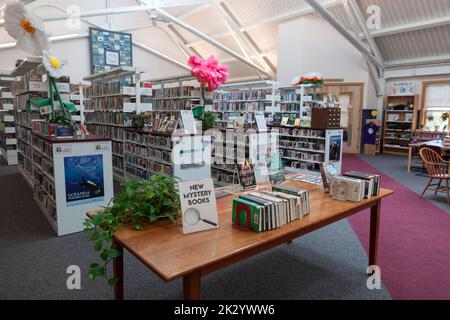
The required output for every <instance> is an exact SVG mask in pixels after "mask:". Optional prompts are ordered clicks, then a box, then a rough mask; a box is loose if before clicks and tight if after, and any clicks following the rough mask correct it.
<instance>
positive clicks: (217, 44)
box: [155, 8, 273, 77]
mask: <svg viewBox="0 0 450 320" xmlns="http://www.w3.org/2000/svg"><path fill="white" fill-rule="evenodd" d="M155 11H156V12H157V13H159V14H160V15H161V16H163V17H165V18H167V19H169V20H171V21H172V22H173V23H175V24H176V25H177V26H179V27H181V28H183V29H184V30H186V31H188V32H190V33H192V34H194V35H195V36H197V37H199V38H201V39H203V40H205V41H207V42H209V43H210V44H211V45H213V46H214V47H216V48H218V49H219V50H221V51H223V52H225V53H227V54H228V55H230V56H232V57H233V58H236V59H238V60H240V61H241V62H243V63H245V64H246V65H248V66H250V67H252V68H254V69H256V70H258V71H260V72H261V73H264V74H266V75H268V76H269V77H273V75H272V74H271V72H270V71H267V70H265V69H264V68H262V67H260V66H258V65H256V64H255V63H254V62H253V61H250V60H248V59H246V58H245V57H243V56H241V55H240V54H238V53H236V52H235V51H233V50H231V49H230V48H228V47H226V46H224V45H223V44H221V43H220V42H218V41H216V40H214V39H212V38H210V37H209V36H207V35H206V34H204V33H202V32H201V31H199V30H197V29H195V28H194V27H192V26H190V25H188V24H186V23H184V22H183V21H181V20H180V19H178V18H177V17H175V16H173V15H171V14H169V13H168V12H166V11H164V10H162V9H159V8H156V9H155Z"/></svg>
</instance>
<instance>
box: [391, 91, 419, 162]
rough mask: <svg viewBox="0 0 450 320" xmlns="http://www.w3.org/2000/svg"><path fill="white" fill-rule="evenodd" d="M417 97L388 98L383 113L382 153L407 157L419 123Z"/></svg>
mask: <svg viewBox="0 0 450 320" xmlns="http://www.w3.org/2000/svg"><path fill="white" fill-rule="evenodd" d="M418 109H419V95H413V96H388V97H387V99H386V107H385V111H384V132H383V152H384V153H389V154H397V155H404V156H407V155H408V152H409V143H410V142H411V139H412V137H413V133H414V131H415V130H416V129H417V127H418V121H419V114H418V113H419V111H418Z"/></svg>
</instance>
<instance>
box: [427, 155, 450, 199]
mask: <svg viewBox="0 0 450 320" xmlns="http://www.w3.org/2000/svg"><path fill="white" fill-rule="evenodd" d="M419 154H420V158H421V159H422V161H423V162H424V164H425V168H426V169H427V172H428V176H429V178H430V181H428V185H427V186H426V188H425V190H424V191H423V193H422V195H421V196H420V197H421V198H422V197H423V196H424V194H425V192H427V190H431V191H434V195H435V196H436V195H437V194H438V193H439V192H445V193H446V194H447V204H449V205H450V189H449V183H448V181H449V180H450V170H449V168H450V162H449V161H445V160H444V159H442V157H441V156H440V155H439V153H437V152H436V151H434V150H432V149H430V148H422V149H421V150H420V152H419ZM434 180H439V182H438V183H435V184H433V181H434ZM444 180H445V183H446V186H442V182H443V181H444ZM431 187H435V188H434V189H432V188H431Z"/></svg>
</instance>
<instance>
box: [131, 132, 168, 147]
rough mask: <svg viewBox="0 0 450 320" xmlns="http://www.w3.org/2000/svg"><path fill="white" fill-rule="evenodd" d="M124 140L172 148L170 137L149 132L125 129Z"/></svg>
mask: <svg viewBox="0 0 450 320" xmlns="http://www.w3.org/2000/svg"><path fill="white" fill-rule="evenodd" d="M125 140H127V141H131V142H133V143H137V144H140V145H145V146H148V147H156V148H164V149H171V148H172V138H171V137H165V136H157V135H153V134H151V132H149V133H147V132H142V133H141V132H136V131H131V130H126V131H125Z"/></svg>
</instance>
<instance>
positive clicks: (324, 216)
mask: <svg viewBox="0 0 450 320" xmlns="http://www.w3.org/2000/svg"><path fill="white" fill-rule="evenodd" d="M286 184H287V185H290V186H292V187H296V188H303V189H307V190H311V193H310V201H311V213H310V214H309V215H308V216H306V217H305V218H304V219H303V220H298V221H295V222H293V223H291V224H288V225H285V226H283V227H281V228H279V229H277V230H273V231H267V232H262V233H253V232H243V231H240V230H237V229H235V228H233V227H232V222H231V220H232V219H231V205H232V199H233V198H234V197H235V196H234V195H230V196H226V197H223V198H220V199H218V201H217V208H218V211H219V223H220V228H218V229H214V230H211V231H205V232H200V233H195V234H190V235H183V233H182V231H181V226H180V225H176V224H173V223H171V222H170V221H159V222H157V223H154V224H151V225H148V226H146V227H145V228H144V230H143V231H137V230H134V229H132V227H124V228H123V229H121V230H119V231H118V232H117V233H116V234H115V235H114V241H115V243H116V245H117V246H118V250H119V251H121V252H122V253H123V249H124V248H125V249H126V250H128V251H129V252H131V253H132V254H133V255H134V256H135V257H136V258H137V259H139V260H140V261H141V262H142V263H143V264H144V265H146V266H147V267H148V268H149V269H151V270H153V271H154V272H155V273H156V274H157V275H158V276H159V277H161V278H162V279H163V280H165V281H167V282H169V281H172V280H175V279H177V278H180V277H183V290H184V298H185V299H187V300H197V299H200V287H201V285H200V283H201V277H202V276H204V275H206V274H208V273H210V272H213V271H216V270H219V269H222V268H224V267H226V266H229V265H231V264H233V263H236V262H239V261H241V260H244V259H247V258H249V257H251V256H254V255H256V254H258V253H261V252H263V251H266V250H269V249H272V248H274V247H276V246H279V245H282V244H286V243H291V242H292V240H294V239H296V238H298V237H301V236H303V235H305V234H307V233H310V232H313V231H315V230H318V229H321V228H323V227H326V226H327V225H330V224H332V223H334V222H337V221H339V220H342V219H345V218H347V217H349V216H351V215H353V214H356V213H358V212H361V211H362V210H364V209H368V208H370V209H371V219H370V253H369V265H376V260H377V243H378V228H379V222H380V207H381V200H382V199H383V198H385V197H387V196H389V195H391V194H392V193H393V192H392V191H390V190H386V189H382V190H381V193H380V195H379V196H377V197H372V198H371V199H367V200H364V201H362V202H360V203H353V202H341V201H337V200H333V199H331V198H330V197H329V195H328V194H325V193H324V192H323V191H322V190H321V189H320V188H318V187H317V186H314V185H311V184H305V183H300V182H294V181H290V180H288V182H287V183H286ZM92 214H95V213H88V215H92ZM113 271H114V276H116V277H118V278H119V282H118V284H117V286H116V287H115V289H114V296H115V299H118V300H122V299H123V297H124V285H123V273H124V272H123V271H124V270H123V255H122V256H121V257H119V258H116V259H115V260H114V261H113ZM262 281H264V280H262Z"/></svg>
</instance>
